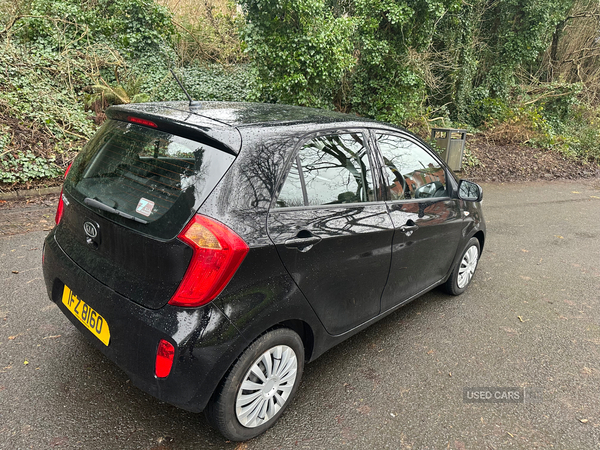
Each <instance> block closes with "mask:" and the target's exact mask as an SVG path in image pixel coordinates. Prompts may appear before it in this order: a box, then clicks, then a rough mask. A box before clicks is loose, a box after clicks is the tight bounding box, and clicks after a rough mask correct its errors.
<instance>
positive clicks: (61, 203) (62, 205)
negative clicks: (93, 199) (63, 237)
mask: <svg viewBox="0 0 600 450" xmlns="http://www.w3.org/2000/svg"><path fill="white" fill-rule="evenodd" d="M72 165H73V163H71V164H69V167H67V170H65V179H66V178H67V175H68V174H69V170H71V166H72ZM64 209H65V202H64V200H63V190H62V189H61V190H60V197H59V198H58V207H57V208H56V215H55V216H54V222H56V225H58V224H59V222H60V219H62V215H63V210H64Z"/></svg>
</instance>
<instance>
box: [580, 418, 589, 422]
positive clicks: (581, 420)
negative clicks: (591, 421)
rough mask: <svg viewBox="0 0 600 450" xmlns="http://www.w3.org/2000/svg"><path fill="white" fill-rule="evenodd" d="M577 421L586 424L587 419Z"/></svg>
mask: <svg viewBox="0 0 600 450" xmlns="http://www.w3.org/2000/svg"><path fill="white" fill-rule="evenodd" d="M579 421H580V422H581V423H588V420H587V419H579Z"/></svg>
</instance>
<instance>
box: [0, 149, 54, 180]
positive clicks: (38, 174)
mask: <svg viewBox="0 0 600 450" xmlns="http://www.w3.org/2000/svg"><path fill="white" fill-rule="evenodd" d="M0 145H1V142H0ZM0 148H1V147H0ZM54 161H55V160H54V158H49V159H46V158H43V157H41V156H35V155H34V154H33V153H31V152H26V153H22V152H18V153H17V154H16V156H15V155H13V154H12V153H4V154H2V156H1V157H0V182H2V183H17V182H20V183H25V182H27V181H31V180H35V179H41V178H56V177H59V176H60V175H61V174H62V173H63V169H61V168H60V167H58V166H57V165H56V164H54Z"/></svg>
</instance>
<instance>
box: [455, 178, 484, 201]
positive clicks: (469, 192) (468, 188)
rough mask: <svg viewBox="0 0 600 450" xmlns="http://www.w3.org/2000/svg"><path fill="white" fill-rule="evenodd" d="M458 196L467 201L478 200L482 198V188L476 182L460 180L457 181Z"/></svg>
mask: <svg viewBox="0 0 600 450" xmlns="http://www.w3.org/2000/svg"><path fill="white" fill-rule="evenodd" d="M458 198H460V199H461V200H466V201H469V202H480V201H481V200H482V199H483V190H482V189H481V186H479V185H478V184H477V183H473V182H472V181H467V180H460V182H459V183H458Z"/></svg>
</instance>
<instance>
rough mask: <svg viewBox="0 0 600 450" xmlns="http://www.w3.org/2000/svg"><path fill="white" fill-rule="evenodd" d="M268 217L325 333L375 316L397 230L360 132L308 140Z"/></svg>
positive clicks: (287, 264)
mask: <svg viewBox="0 0 600 450" xmlns="http://www.w3.org/2000/svg"><path fill="white" fill-rule="evenodd" d="M290 166H291V167H290V168H289V171H288V174H287V177H286V178H285V181H284V183H283V186H282V188H281V191H280V193H279V195H278V197H277V199H276V202H275V203H274V204H273V205H272V207H271V209H270V212H269V216H268V223H267V226H268V231H269V237H270V238H271V240H272V241H273V243H274V244H275V245H276V248H277V251H278V253H279V256H280V257H281V260H282V261H283V263H284V265H285V267H286V269H287V270H288V272H289V273H290V275H291V276H292V278H293V279H294V281H295V282H296V284H297V285H298V287H299V288H300V290H301V291H302V292H303V294H304V295H305V297H306V298H307V300H308V301H309V303H310V304H311V306H312V308H313V309H314V310H315V312H316V314H317V315H318V317H319V319H320V320H321V322H322V324H323V326H324V327H325V329H326V330H327V331H328V332H329V333H331V334H334V335H337V334H342V333H344V332H346V331H348V330H350V329H352V328H354V327H356V326H358V325H360V324H362V323H364V322H365V321H367V320H369V319H371V318H373V317H375V316H376V315H378V314H379V312H380V299H381V294H382V292H383V288H384V286H385V282H386V279H387V276H388V271H389V267H390V259H391V243H392V236H393V233H394V226H393V223H392V220H391V218H390V215H389V214H388V211H387V207H386V204H385V203H384V202H383V201H381V200H379V199H378V197H379V196H378V195H376V188H377V187H379V184H380V181H379V178H377V177H374V174H375V173H378V172H374V171H373V170H372V167H373V165H372V160H371V158H370V152H369V150H368V146H367V145H366V140H365V134H364V133H363V132H361V131H347V132H335V133H329V134H327V133H326V134H322V135H318V136H312V137H309V138H307V139H306V140H304V141H303V143H302V144H301V145H300V147H299V149H298V151H297V152H296V153H295V155H293V158H292V161H291V164H290Z"/></svg>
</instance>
